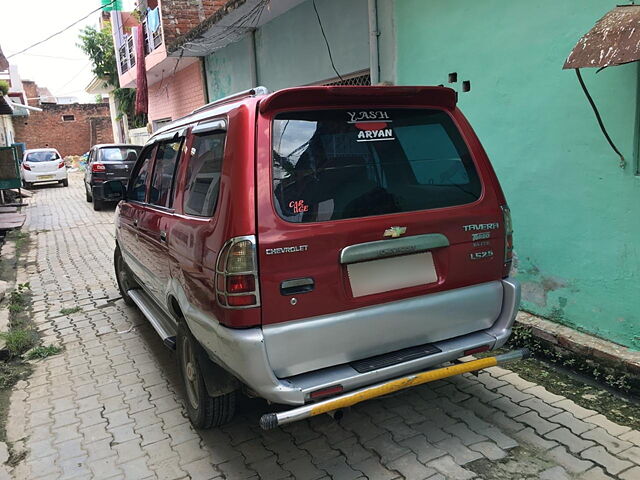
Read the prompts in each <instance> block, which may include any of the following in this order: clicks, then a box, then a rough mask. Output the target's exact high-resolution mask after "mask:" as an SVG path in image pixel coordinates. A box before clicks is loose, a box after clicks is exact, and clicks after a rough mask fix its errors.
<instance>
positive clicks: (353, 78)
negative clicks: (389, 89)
mask: <svg viewBox="0 0 640 480" xmlns="http://www.w3.org/2000/svg"><path fill="white" fill-rule="evenodd" d="M316 85H332V86H333V85H350V86H359V85H371V74H370V72H369V70H361V71H359V72H354V73H350V74H348V75H342V80H340V79H339V78H331V79H328V80H324V81H322V82H318V83H317V84H316Z"/></svg>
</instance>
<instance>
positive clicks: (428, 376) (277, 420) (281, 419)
mask: <svg viewBox="0 0 640 480" xmlns="http://www.w3.org/2000/svg"><path fill="white" fill-rule="evenodd" d="M528 356H529V350H528V349H526V348H523V349H521V350H514V351H512V352H507V353H503V354H502V355H496V356H495V357H487V358H480V359H478V360H472V361H470V362H464V363H460V364H457V365H452V366H450V367H443V368H437V369H435V370H427V371H425V372H420V373H414V374H411V375H407V376H405V377H400V378H396V379H394V380H389V381H386V382H382V383H377V384H375V385H370V386H368V387H363V388H361V389H359V390H354V391H352V392H348V393H345V394H343V395H339V396H337V397H333V398H330V399H327V400H323V401H320V402H316V403H311V404H308V405H303V406H301V407H297V408H293V409H291V410H287V411H285V412H279V413H266V414H264V415H262V417H261V418H260V426H261V427H262V428H263V429H264V430H270V429H272V428H275V427H279V426H281V425H286V424H287V423H292V422H297V421H298V420H303V419H305V418H309V417H315V416H316V415H320V414H322V413H330V412H334V411H336V413H337V411H340V410H341V409H344V408H346V407H350V406H352V405H356V404H358V403H360V402H364V401H365V400H370V399H372V398H376V397H380V396H382V395H388V394H390V393H393V392H397V391H399V390H404V389H406V388H410V387H415V386H417V385H422V384H424V383H429V382H433V381H435V380H441V379H443V378H448V377H453V376H455V375H460V374H462V373H468V372H475V371H478V370H482V369H484V368H488V367H495V366H496V365H501V364H503V363H506V362H511V361H514V360H521V359H525V358H527V357H528Z"/></svg>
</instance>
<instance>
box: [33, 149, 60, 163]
mask: <svg viewBox="0 0 640 480" xmlns="http://www.w3.org/2000/svg"><path fill="white" fill-rule="evenodd" d="M59 158H60V155H58V153H57V152H52V151H46V152H31V153H27V159H26V160H27V162H51V161H52V160H58V159H59Z"/></svg>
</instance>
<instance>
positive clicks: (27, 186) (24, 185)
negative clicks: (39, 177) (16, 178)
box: [22, 180, 33, 190]
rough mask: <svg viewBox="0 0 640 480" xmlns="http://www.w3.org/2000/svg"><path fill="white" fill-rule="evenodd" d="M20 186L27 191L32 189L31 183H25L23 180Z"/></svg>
mask: <svg viewBox="0 0 640 480" xmlns="http://www.w3.org/2000/svg"><path fill="white" fill-rule="evenodd" d="M22 186H23V187H24V188H27V189H29V190H31V189H32V188H33V183H31V182H26V181H24V180H23V181H22Z"/></svg>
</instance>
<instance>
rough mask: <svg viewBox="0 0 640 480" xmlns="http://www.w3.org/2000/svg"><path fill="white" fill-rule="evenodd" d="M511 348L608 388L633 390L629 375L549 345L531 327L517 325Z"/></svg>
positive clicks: (625, 390)
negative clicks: (584, 376)
mask: <svg viewBox="0 0 640 480" xmlns="http://www.w3.org/2000/svg"><path fill="white" fill-rule="evenodd" d="M507 346H508V347H511V348H528V349H529V350H530V351H531V353H532V355H534V356H536V357H540V358H544V359H546V360H548V361H550V362H552V363H554V364H556V365H560V366H561V367H564V368H568V369H570V370H574V371H576V372H579V373H582V374H584V375H587V376H590V377H592V378H594V379H595V380H597V381H599V382H603V383H605V384H607V385H608V386H610V387H612V388H615V389H617V390H620V391H622V392H625V393H626V392H629V391H631V390H632V385H631V384H630V377H629V375H628V374H627V373H625V372H623V371H621V370H618V369H615V368H612V367H611V366H608V365H605V364H604V363H601V362H598V361H597V360H595V359H591V358H584V357H578V356H577V355H576V354H575V353H573V352H571V351H569V350H566V349H564V348H562V347H560V346H558V345H552V344H549V343H548V342H546V341H543V340H541V339H540V338H539V337H537V336H535V335H534V334H533V330H532V328H531V327H529V326H526V325H523V324H521V323H515V324H514V326H513V332H512V334H511V337H510V338H509V342H508V344H507Z"/></svg>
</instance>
